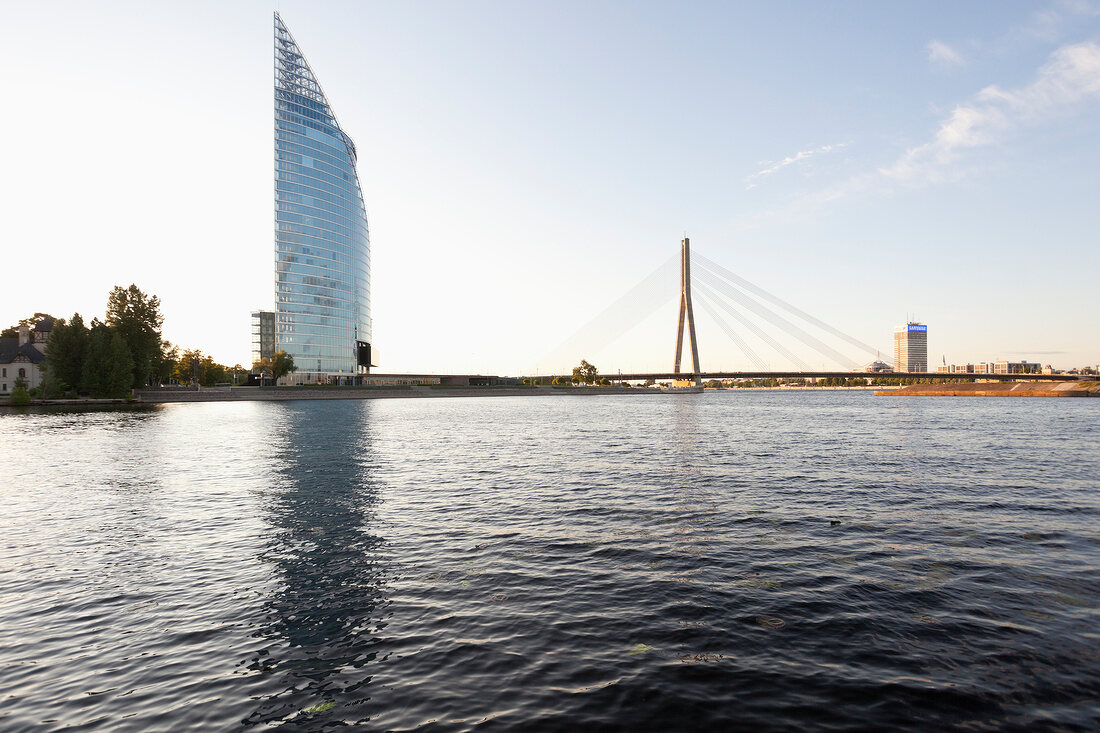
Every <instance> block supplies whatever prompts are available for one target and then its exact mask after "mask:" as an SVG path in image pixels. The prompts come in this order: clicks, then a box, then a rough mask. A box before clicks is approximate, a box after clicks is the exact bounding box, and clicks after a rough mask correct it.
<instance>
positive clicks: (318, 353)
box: [275, 13, 372, 384]
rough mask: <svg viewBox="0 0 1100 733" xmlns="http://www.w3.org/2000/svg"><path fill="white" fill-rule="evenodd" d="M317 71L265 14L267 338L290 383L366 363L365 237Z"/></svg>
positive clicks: (343, 376) (352, 155)
mask: <svg viewBox="0 0 1100 733" xmlns="http://www.w3.org/2000/svg"><path fill="white" fill-rule="evenodd" d="M355 163H356V152H355V144H354V143H353V142H352V140H351V138H350V137H348V135H347V134H346V133H345V132H344V131H343V130H342V129H341V128H340V125H339V123H338V122H337V121H336V116H335V114H334V113H333V111H332V106H331V105H330V104H329V102H328V99H327V98H326V96H325V93H324V91H323V90H322V89H321V85H320V84H319V83H318V81H317V76H316V75H315V74H314V73H313V70H312V69H310V67H309V64H307V63H306V60H305V57H304V56H303V55H302V52H301V50H300V49H299V47H298V44H297V43H296V42H295V41H294V38H293V37H292V36H291V35H290V31H288V30H287V28H286V26H285V25H284V24H283V21H282V19H281V18H280V17H279V14H278V13H275V338H276V347H277V349H280V350H283V351H286V352H287V353H288V354H290V355H291V356H292V357H293V358H294V363H295V365H296V366H297V368H298V371H297V372H295V373H294V374H292V375H291V381H294V382H316V381H325V382H339V383H341V384H348V383H353V382H354V381H355V377H356V375H360V374H364V373H366V372H367V371H369V369H370V366H371V356H372V354H371V347H370V343H371V319H370V238H369V234H368V231H367V210H366V206H365V205H364V203H363V193H362V189H361V188H360V186H359V176H358V174H357V173H356V169H355Z"/></svg>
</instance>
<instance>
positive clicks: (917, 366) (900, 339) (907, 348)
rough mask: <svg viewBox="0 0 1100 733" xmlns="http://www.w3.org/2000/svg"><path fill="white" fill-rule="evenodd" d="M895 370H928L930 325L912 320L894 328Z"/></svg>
mask: <svg viewBox="0 0 1100 733" xmlns="http://www.w3.org/2000/svg"><path fill="white" fill-rule="evenodd" d="M894 371H896V372H927V371H928V326H926V325H924V324H923V323H913V322H912V321H910V322H909V323H907V324H906V325H904V326H900V327H898V328H896V329H894Z"/></svg>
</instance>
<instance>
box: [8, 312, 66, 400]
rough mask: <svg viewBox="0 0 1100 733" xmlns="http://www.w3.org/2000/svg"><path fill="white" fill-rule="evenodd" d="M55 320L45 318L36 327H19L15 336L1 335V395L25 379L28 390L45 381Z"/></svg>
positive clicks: (9, 391)
mask: <svg viewBox="0 0 1100 733" xmlns="http://www.w3.org/2000/svg"><path fill="white" fill-rule="evenodd" d="M51 330H53V319H52V318H43V319H42V320H41V321H39V322H38V323H36V324H35V326H34V329H33V330H32V329H31V328H29V327H27V326H21V327H20V328H19V335H18V336H17V337H15V338H0V394H11V391H12V390H13V389H15V380H16V379H22V380H23V381H24V382H25V383H26V385H27V389H33V388H35V387H37V386H38V385H40V384H41V383H42V370H43V369H45V368H46V342H47V341H49V340H50V331H51Z"/></svg>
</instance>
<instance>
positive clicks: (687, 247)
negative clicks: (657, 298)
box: [672, 237, 701, 384]
mask: <svg viewBox="0 0 1100 733" xmlns="http://www.w3.org/2000/svg"><path fill="white" fill-rule="evenodd" d="M685 320H686V321H687V327H688V338H689V339H690V341H691V367H692V377H693V378H694V380H695V383H696V384H700V382H701V378H700V376H699V375H700V374H701V372H700V370H699V344H698V343H697V342H696V340H695V314H694V312H693V311H692V309H691V242H690V241H689V240H688V238H687V237H684V238H683V240H681V241H680V318H679V320H678V324H677V327H676V359H675V360H674V361H673V366H672V373H673V374H679V373H680V355H681V354H682V353H683V351H684V321H685Z"/></svg>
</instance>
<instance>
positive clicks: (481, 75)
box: [0, 0, 1100, 375]
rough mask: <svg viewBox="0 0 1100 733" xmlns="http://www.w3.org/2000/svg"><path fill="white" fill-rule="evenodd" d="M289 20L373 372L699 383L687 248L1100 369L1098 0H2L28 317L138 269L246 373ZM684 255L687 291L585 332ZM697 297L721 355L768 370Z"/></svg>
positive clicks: (712, 361)
mask: <svg viewBox="0 0 1100 733" xmlns="http://www.w3.org/2000/svg"><path fill="white" fill-rule="evenodd" d="M273 10H278V11H279V12H280V14H281V16H282V18H283V20H284V22H285V23H286V24H287V26H288V27H289V29H290V31H291V33H293V35H294V37H295V39H296V40H297V41H298V43H299V45H300V46H301V48H302V50H303V52H304V53H305V55H306V58H307V59H308V60H309V63H310V65H311V67H312V68H313V70H314V72H315V73H316V74H317V76H318V77H319V79H320V81H321V84H322V86H323V87H324V89H325V92H326V95H327V96H328V98H329V101H330V102H331V104H332V106H333V108H334V109H335V112H336V115H337V117H338V119H339V122H340V125H341V127H342V128H343V129H344V130H345V132H347V133H348V134H349V135H350V136H351V137H352V138H353V139H354V140H355V142H356V146H357V148H358V152H359V168H358V169H359V177H360V181H361V184H362V187H363V191H364V196H365V199H366V204H367V211H368V218H369V223H370V230H371V289H372V303H371V309H372V317H373V324H374V329H373V337H374V345H375V347H376V348H377V349H378V350H379V351H380V353H381V356H382V363H381V367H380V369H379V370H377V371H382V372H437V373H469V372H479V373H490V374H502V375H504V374H510V375H517V374H533V373H541V374H548V373H557V372H560V371H567V370H568V369H569V368H571V367H572V366H574V365H575V364H576V363H578V362H579V360H580V359H581V358H585V359H588V360H589V361H591V362H593V363H595V364H596V365H597V367H599V368H600V370H601V372H603V373H613V372H615V371H616V370H621V371H623V372H630V371H643V370H646V371H648V370H667V369H670V368H671V362H672V357H673V354H672V352H673V347H674V345H675V329H676V316H677V310H676V307H677V303H676V300H675V296H676V295H677V288H678V286H679V285H678V282H679V281H678V278H679V275H678V274H677V272H676V269H675V266H673V267H671V268H670V267H668V265H667V263H668V261H669V259H670V258H674V257H676V256H678V252H679V242H680V240H681V239H682V238H683V237H684V236H685V235H687V236H689V237H690V238H691V243H692V248H693V250H695V251H697V252H699V253H701V254H703V255H705V256H706V257H708V258H710V259H711V260H713V261H714V262H717V263H720V264H721V265H723V266H724V267H726V268H727V269H729V270H732V271H734V272H735V273H737V274H738V275H740V276H741V277H743V278H746V279H747V280H749V281H751V282H753V283H755V284H757V285H758V286H760V287H762V288H764V289H765V290H767V291H769V292H771V293H774V294H775V295H776V296H778V297H780V298H783V299H784V300H786V301H789V302H791V303H793V304H794V305H796V306H798V307H799V308H801V309H803V310H805V311H807V312H809V313H812V314H813V315H814V316H815V317H817V318H819V319H821V320H822V321H825V322H827V323H829V324H831V325H833V326H835V327H836V328H838V329H840V330H841V331H844V332H845V333H847V334H850V335H851V336H852V337H854V338H856V339H859V340H860V341H863V342H866V343H868V344H872V345H874V346H876V347H881V348H882V350H883V354H884V356H887V357H889V356H891V352H890V349H891V348H892V338H893V330H894V328H895V327H897V326H899V325H901V324H904V323H905V322H906V321H907V320H909V319H916V320H918V321H920V322H922V323H926V324H928V342H929V360H930V362H932V366H933V367H934V366H935V365H937V364H939V363H941V361H944V360H945V361H946V362H947V363H966V362H968V361H970V362H977V361H989V360H993V359H1022V358H1026V359H1028V360H1031V361H1040V362H1042V363H1044V364H1046V363H1051V364H1054V365H1055V366H1057V367H1071V366H1082V365H1086V364H1097V363H1098V362H1100V328H1098V326H1097V320H1096V312H1097V309H1096V306H1097V294H1098V292H1100V288H1098V286H1097V275H1098V273H1100V247H1098V246H1097V244H1098V239H1100V236H1098V233H1100V206H1098V202H1100V180H1098V177H1100V1H1095V2H1086V1H1084V0H1080V1H1065V2H1049V3H1045V4H1044V3H1037V2H1012V1H1006V0H997V1H995V2H968V3H948V2H935V3H925V2H904V3H903V2H896V3H882V2H849V3H809V2H805V3H793V2H791V3H787V2H769V3H747V2H746V3H741V2H692V3H678V2H590V1H586V2H568V1H565V2H553V3H536V2H505V1H504V0H496V1H484V0H483V1H473V2H461V3H454V2H442V1H441V0H440V1H437V2H423V1H420V0H402V1H400V2H395V1H390V2H373V1H358V2H323V1H318V0H311V1H310V2H304V1H296V0H280V2H277V3H275V4H273V3H271V2H246V1H241V2H201V1H198V2H189V3H183V4H180V3H175V4H169V3H149V2H98V3H87V2H36V3H30V2H14V1H13V0H2V1H0V27H3V28H4V29H5V34H4V35H5V45H6V54H5V56H6V59H7V68H8V73H7V74H6V86H7V89H8V91H7V96H6V99H7V103H6V104H5V110H4V113H3V114H2V115H0V139H2V140H3V141H4V143H5V152H4V166H3V172H4V175H2V176H0V221H2V222H3V227H2V229H0V256H2V258H3V263H4V265H3V268H2V270H0V272H3V275H4V277H3V283H4V284H3V287H2V288H0V321H3V323H4V325H7V324H8V323H14V322H16V321H18V320H19V319H20V318H23V317H26V316H28V315H30V314H32V313H34V312H36V311H43V312H49V313H52V314H53V315H55V316H60V317H65V318H68V317H69V316H71V314H72V313H73V312H80V313H81V314H82V315H83V316H84V317H85V319H86V320H87V319H90V318H91V317H92V316H98V317H100V318H102V317H103V312H104V310H105V308H106V301H107V294H108V292H109V291H110V289H111V288H112V287H113V286H115V285H129V284H130V283H136V284H137V285H138V286H139V287H140V288H141V289H142V290H144V291H145V292H147V293H150V294H155V295H157V296H158V297H159V298H160V300H161V304H162V312H163V314H164V328H163V332H164V336H165V338H167V339H168V340H170V341H171V342H173V343H175V344H178V345H180V346H181V347H183V348H198V349H201V350H203V351H204V352H205V353H208V354H210V355H212V356H213V357H214V358H215V359H216V360H217V361H219V362H222V363H225V364H227V365H233V364H234V363H241V364H247V363H248V361H249V358H250V355H249V352H250V332H249V328H250V326H249V313H250V312H251V311H252V310H255V309H259V308H268V309H270V308H272V307H273V305H274V302H273V301H274V201H273V191H274V184H273V160H274V143H273V136H274V132H273V89H272V87H273V76H274V70H273V48H272V46H273V40H272V35H273V30H272V11H273ZM662 265H664V269H663V270H661V268H662ZM656 270H661V272H667V273H669V274H668V276H667V277H665V276H664V275H662V276H661V277H659V278H657V279H658V280H659V281H660V282H659V287H657V290H658V291H660V292H661V293H663V296H662V297H663V299H662V303H663V305H661V307H659V308H657V309H656V310H654V308H653V307H652V304H650V303H645V304H643V303H640V302H639V303H630V302H628V303H627V305H628V306H631V307H628V308H626V309H625V312H626V313H627V317H622V313H623V312H624V308H618V309H617V311H616V313H618V314H619V316H618V317H619V318H620V321H614V322H611V321H605V322H602V323H600V324H599V325H600V327H599V328H598V329H597V332H598V333H599V334H600V335H601V338H600V342H599V343H585V344H583V345H582V346H578V347H577V348H575V349H572V350H571V348H570V347H568V346H567V347H566V348H564V349H563V348H562V345H563V344H566V345H568V344H577V338H576V336H577V334H578V333H581V332H587V333H592V332H593V331H592V327H591V325H590V322H591V321H592V320H593V319H594V318H596V317H597V316H598V315H599V314H601V313H604V312H605V310H606V309H608V307H609V306H612V305H613V304H614V303H616V302H618V301H620V300H621V299H622V298H623V297H624V295H626V294H629V293H631V292H634V291H636V290H637V286H638V284H639V283H642V282H646V281H647V278H650V277H651V275H652V274H653V273H654V271H656ZM666 280H667V283H666ZM696 297H700V296H698V295H697V296H696ZM665 301H667V302H665ZM634 306H636V307H634ZM695 310H696V320H697V323H698V329H699V348H700V357H701V365H702V367H703V369H704V370H707V371H717V370H735V369H748V368H752V365H751V364H750V363H749V362H748V361H747V359H746V356H745V355H744V354H743V353H742V352H741V351H740V350H739V349H738V348H737V346H736V345H735V342H734V341H733V340H731V338H730V337H729V336H728V335H727V334H726V332H725V331H724V330H723V329H722V328H721V327H720V326H719V325H718V324H716V323H714V322H713V321H711V320H710V318H709V316H708V315H706V314H705V313H703V312H701V308H700V307H696V309H695ZM632 313H639V314H641V313H644V317H639V318H632V317H630V314H632ZM612 315H614V314H612ZM732 323H733V324H734V326H735V327H736V322H732ZM586 327H587V328H588V331H585V328H586ZM746 333H747V332H746ZM746 337H747V338H752V336H751V334H748V335H747V336H746ZM777 337H783V335H782V334H777ZM755 348H756V349H757V350H758V351H759V352H760V354H761V358H765V359H766V360H767V362H768V364H769V365H770V366H772V367H774V368H789V367H790V365H789V364H788V363H787V362H786V361H785V360H784V359H783V357H782V356H781V355H780V354H779V353H777V352H775V351H771V352H768V350H767V347H766V346H761V345H760V343H759V342H757V345H756V347H755ZM790 348H791V349H792V350H797V349H801V348H802V347H801V345H800V344H798V343H797V342H791V346H790ZM799 353H801V352H799ZM851 353H852V354H853V358H862V357H858V356H857V352H854V351H852V352H851ZM765 354H766V356H765ZM868 358H869V357H868ZM804 359H805V360H806V361H807V362H809V363H811V364H813V365H814V366H815V367H816V366H817V365H818V364H819V363H820V364H821V366H822V367H826V366H829V367H831V366H833V365H832V364H829V363H827V362H826V361H824V360H823V358H822V357H821V356H819V355H816V354H814V353H806V354H805V355H804Z"/></svg>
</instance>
